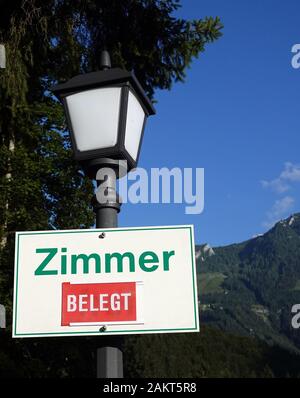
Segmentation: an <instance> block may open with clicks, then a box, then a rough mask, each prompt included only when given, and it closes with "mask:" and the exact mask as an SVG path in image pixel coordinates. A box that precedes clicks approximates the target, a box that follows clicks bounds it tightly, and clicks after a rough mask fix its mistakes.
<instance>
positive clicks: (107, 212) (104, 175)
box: [93, 167, 123, 378]
mask: <svg viewBox="0 0 300 398" xmlns="http://www.w3.org/2000/svg"><path fill="white" fill-rule="evenodd" d="M116 178H117V177H116V171H115V169H114V168H113V167H112V168H110V167H102V168H100V169H99V170H98V172H97V175H96V180H97V184H98V189H97V193H96V195H95V196H94V198H93V208H94V211H95V213H96V228H116V227H117V226H118V213H119V211H120V207H121V200H120V198H119V195H118V194H117V191H116ZM101 339H103V340H102V341H103V343H104V344H103V346H102V347H100V348H98V349H97V378H122V377H123V353H122V341H123V339H122V337H121V336H112V337H111V336H109V337H108V336H107V337H105V336H101Z"/></svg>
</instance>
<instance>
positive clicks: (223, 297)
mask: <svg viewBox="0 0 300 398" xmlns="http://www.w3.org/2000/svg"><path fill="white" fill-rule="evenodd" d="M201 249H202V247H201V246H198V247H196V253H197V251H199V250H200V251H201ZM213 251H214V255H211V256H206V257H203V256H198V258H197V266H198V282H199V297H200V302H201V306H200V307H201V310H202V311H201V318H202V321H203V322H209V323H211V324H213V325H215V326H217V327H219V328H220V329H223V330H227V331H231V332H234V333H239V334H242V335H254V336H257V337H259V338H260V339H263V340H265V341H267V342H270V343H276V344H280V345H282V346H284V347H286V348H290V349H296V350H300V331H298V330H295V329H292V327H291V319H292V314H291V308H292V306H293V305H294V304H297V303H300V214H294V215H293V216H291V217H289V218H288V219H286V220H282V221H280V222H278V223H277V224H276V225H275V226H274V227H273V228H272V229H271V230H269V231H268V232H267V233H265V234H264V235H261V236H258V237H256V238H253V239H250V240H248V241H246V242H242V243H240V244H234V245H229V246H226V247H219V248H214V249H213Z"/></svg>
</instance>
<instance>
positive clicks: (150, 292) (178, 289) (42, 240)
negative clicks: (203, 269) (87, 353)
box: [13, 225, 199, 337]
mask: <svg viewBox="0 0 300 398" xmlns="http://www.w3.org/2000/svg"><path fill="white" fill-rule="evenodd" d="M193 232H194V231H193V226H190V225H188V226H171V227H142V228H114V229H88V230H68V231H67V230H65V231H36V232H17V233H16V249H15V283H14V311H13V337H43V336H47V337H48V336H76V335H78V336H79V335H106V334H134V333H171V332H197V331H199V317H198V296H197V278H196V263H195V256H194V234H193Z"/></svg>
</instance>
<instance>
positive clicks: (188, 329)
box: [13, 225, 200, 337]
mask: <svg viewBox="0 0 300 398" xmlns="http://www.w3.org/2000/svg"><path fill="white" fill-rule="evenodd" d="M164 229H189V231H190V244H191V263H192V271H193V272H192V276H193V278H192V279H193V297H194V322H195V326H194V327H192V328H179V329H143V330H113V331H109V332H108V333H102V332H99V331H87V332H48V333H21V334H19V333H17V313H18V283H19V280H18V277H19V238H20V236H22V235H44V234H72V233H74V234H76V233H99V232H127V231H153V230H164ZM16 236H17V237H18V239H17V244H16V247H15V259H17V262H16V264H15V284H14V306H13V310H14V311H13V312H14V328H13V332H14V334H13V337H39V336H41V337H47V336H57V337H59V336H70V335H71V336H73V335H77V336H88V335H98V336H101V335H102V336H105V335H107V336H108V335H110V334H113V333H115V334H123V335H125V334H130V333H133V334H143V333H145V334H146V333H147V332H148V333H152V332H166V333H167V332H179V331H182V332H184V331H186V332H188V331H193V330H194V331H198V330H199V331H200V325H199V317H198V311H197V308H198V295H197V292H196V281H197V278H196V266H195V263H194V239H193V226H192V225H187V226H170V227H145V228H144V227H140V228H135V227H133V228H116V229H110V228H106V229H100V228H97V229H91V230H87V229H83V230H80V229H78V230H65V231H53V232H52V231H40V232H16Z"/></svg>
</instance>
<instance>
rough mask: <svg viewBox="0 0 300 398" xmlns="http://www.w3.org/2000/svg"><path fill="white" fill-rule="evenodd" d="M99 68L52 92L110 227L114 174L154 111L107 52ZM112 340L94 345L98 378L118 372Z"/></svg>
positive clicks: (127, 162)
mask: <svg viewBox="0 0 300 398" xmlns="http://www.w3.org/2000/svg"><path fill="white" fill-rule="evenodd" d="M101 69H102V70H101V71H98V72H92V73H87V74H84V75H78V76H75V77H73V78H72V79H70V80H69V81H67V82H66V83H62V84H58V85H56V86H55V87H53V88H52V91H53V93H54V94H55V95H56V96H57V97H58V98H59V99H60V100H61V101H62V102H63V104H64V108H65V113H66V117H67V122H68V127H69V130H70V135H71V142H72V147H73V153H74V158H75V159H76V160H78V161H79V162H80V163H81V165H82V167H83V169H84V171H85V173H86V174H87V175H88V176H89V177H90V178H92V179H96V180H97V184H98V190H97V193H96V195H95V196H94V198H93V207H94V211H95V213H96V227H97V228H114V227H117V226H118V217H117V215H118V212H119V211H120V206H121V200H120V198H119V196H118V194H117V192H116V178H120V177H122V176H124V175H125V174H126V173H127V172H129V171H130V170H132V169H133V168H135V167H136V166H137V163H138V159H139V154H140V149H141V143H142V139H143V132H144V129H145V123H146V120H147V117H148V116H150V115H153V114H154V113H155V110H154V108H153V106H152V103H151V101H150V100H149V99H148V97H147V95H146V94H145V92H144V90H143V88H142V87H141V85H140V83H139V82H138V80H137V78H136V77H135V75H134V74H133V72H128V71H125V70H122V69H119V68H113V69H111V63H110V57H109V54H108V52H107V51H103V52H102V54H101ZM101 171H104V172H103V173H101ZM99 174H100V176H99ZM100 236H101V235H100ZM100 236H99V237H100ZM103 236H104V235H103V234H102V237H103ZM114 345H115V347H104V348H101V349H98V354H97V376H98V377H123V365H122V352H121V350H119V349H118V347H119V346H120V341H115V343H114Z"/></svg>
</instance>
